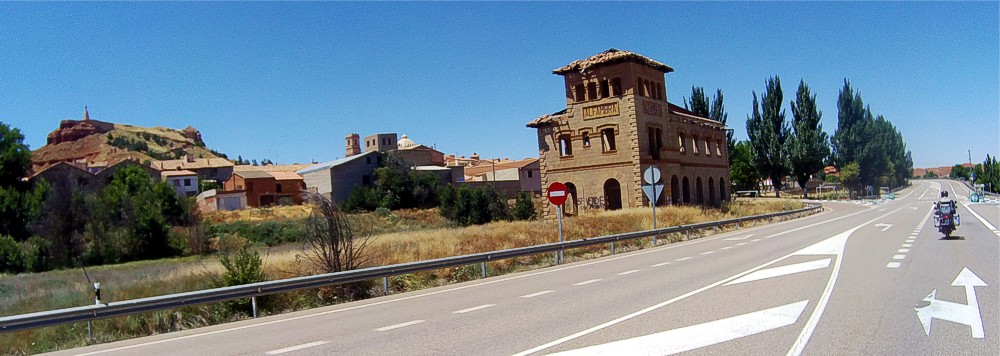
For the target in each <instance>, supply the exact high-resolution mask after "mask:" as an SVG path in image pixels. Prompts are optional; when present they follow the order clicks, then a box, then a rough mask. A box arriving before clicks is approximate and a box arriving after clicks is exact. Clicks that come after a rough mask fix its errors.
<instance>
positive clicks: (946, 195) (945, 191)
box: [941, 190, 948, 198]
mask: <svg viewBox="0 0 1000 356" xmlns="http://www.w3.org/2000/svg"><path fill="white" fill-rule="evenodd" d="M941 197H942V198H947V197H948V191H947V190H942V191H941Z"/></svg>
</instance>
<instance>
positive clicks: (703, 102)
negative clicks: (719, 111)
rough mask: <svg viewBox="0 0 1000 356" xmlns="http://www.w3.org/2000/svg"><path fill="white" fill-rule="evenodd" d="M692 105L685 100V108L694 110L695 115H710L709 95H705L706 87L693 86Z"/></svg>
mask: <svg viewBox="0 0 1000 356" xmlns="http://www.w3.org/2000/svg"><path fill="white" fill-rule="evenodd" d="M690 104H691V107H688V101H687V100H684V108H685V109H687V110H689V111H691V112H693V113H694V114H695V115H698V116H701V117H706V118H707V117H710V116H709V115H710V112H709V111H710V110H711V109H710V107H709V104H708V96H706V95H705V88H702V87H691V103H690Z"/></svg>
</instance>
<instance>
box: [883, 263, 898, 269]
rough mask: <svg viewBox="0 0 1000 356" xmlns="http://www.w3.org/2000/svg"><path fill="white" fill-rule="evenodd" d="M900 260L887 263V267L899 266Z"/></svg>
mask: <svg viewBox="0 0 1000 356" xmlns="http://www.w3.org/2000/svg"><path fill="white" fill-rule="evenodd" d="M900 264H901V263H899V262H889V263H887V264H886V265H885V268H899V265H900Z"/></svg>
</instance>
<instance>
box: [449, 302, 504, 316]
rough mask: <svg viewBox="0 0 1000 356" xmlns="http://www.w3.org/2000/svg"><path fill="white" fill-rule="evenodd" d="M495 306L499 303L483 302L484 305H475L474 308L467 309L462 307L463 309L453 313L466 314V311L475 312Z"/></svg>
mask: <svg viewBox="0 0 1000 356" xmlns="http://www.w3.org/2000/svg"><path fill="white" fill-rule="evenodd" d="M495 306H497V305H496V304H483V305H480V306H475V307H472V308H466V309H462V310H456V311H454V312H453V313H455V314H465V313H469V312H474V311H476V310H483V309H486V308H490V307H495Z"/></svg>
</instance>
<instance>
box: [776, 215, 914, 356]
mask: <svg viewBox="0 0 1000 356" xmlns="http://www.w3.org/2000/svg"><path fill="white" fill-rule="evenodd" d="M901 209H903V208H902V207H900V208H897V209H894V210H893V211H890V212H888V213H886V214H885V215H882V216H879V217H877V218H874V219H872V220H868V221H866V222H864V223H862V224H861V225H858V226H857V227H855V228H853V229H850V230H847V231H844V232H842V233H840V234H839V235H837V236H834V237H831V238H829V239H826V240H823V241H822V242H820V243H817V244H815V245H812V246H810V247H806V248H805V249H803V250H802V251H799V253H801V252H803V251H806V252H823V251H827V252H828V254H829V253H831V252H830V251H832V253H833V254H836V255H837V263H836V264H835V265H834V267H833V273H831V275H830V279H829V280H828V281H827V283H826V288H825V289H823V295H821V296H820V298H819V301H818V302H817V303H816V309H813V313H812V315H810V316H809V320H806V325H805V327H803V328H802V332H801V333H799V336H798V337H797V338H796V339H795V343H794V344H792V347H791V348H790V349H788V354H787V356H799V355H801V354H802V350H804V349H805V348H806V344H808V343H809V338H811V337H812V333H813V331H815V330H816V325H817V324H819V319H820V318H822V317H823V311H824V310H826V304H827V303H828V302H829V301H830V295H832V294H833V288H834V287H835V286H836V285H837V277H838V276H840V266H841V263H842V262H843V261H844V247H845V245H846V244H847V238H848V237H850V236H851V234H853V233H854V232H855V231H857V230H858V229H860V228H861V227H862V226H865V225H868V224H871V223H873V222H876V221H878V220H879V219H882V218H884V217H886V216H889V215H892V214H894V213H896V212H897V211H899V210H901Z"/></svg>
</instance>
